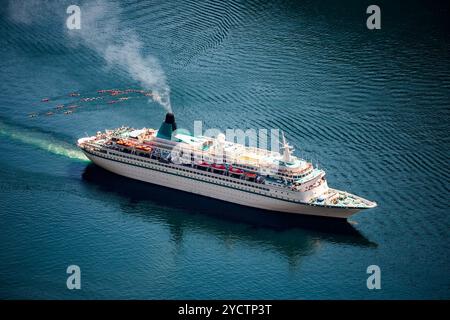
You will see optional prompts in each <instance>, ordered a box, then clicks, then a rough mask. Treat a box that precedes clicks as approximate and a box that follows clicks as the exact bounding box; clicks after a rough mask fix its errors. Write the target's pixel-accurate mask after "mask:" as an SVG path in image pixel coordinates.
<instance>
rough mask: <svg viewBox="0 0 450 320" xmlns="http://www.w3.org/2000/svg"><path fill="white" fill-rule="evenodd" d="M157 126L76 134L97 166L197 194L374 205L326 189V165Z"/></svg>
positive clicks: (264, 204) (306, 208)
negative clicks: (82, 136) (323, 167)
mask: <svg viewBox="0 0 450 320" xmlns="http://www.w3.org/2000/svg"><path fill="white" fill-rule="evenodd" d="M176 129H177V127H176V122H175V117H174V115H173V114H172V113H167V114H166V118H165V121H164V122H163V123H162V124H161V127H160V128H159V129H158V130H156V129H150V128H143V129H134V128H130V127H121V128H117V129H114V130H105V131H104V132H100V131H99V132H97V134H96V135H95V136H91V137H84V138H81V139H79V140H78V143H77V144H78V146H79V147H80V148H81V149H82V150H83V152H84V153H85V154H86V156H87V157H88V158H89V159H90V160H91V161H92V162H94V163H95V164H96V165H98V166H100V167H102V168H104V169H106V170H109V171H111V172H113V173H116V174H119V175H122V176H125V177H128V178H131V179H136V180H141V181H144V182H148V183H153V184H157V185H161V186H164V187H168V188H173V189H177V190H181V191H185V192H190V193H194V194H197V195H201V196H206V197H211V198H215V199H219V200H223V201H227V202H232V203H236V204H239V205H243V206H248V207H254V208H259V209H264V210H269V211H276V212H284V213H292V214H301V215H311V216H322V217H331V218H341V219H345V218H348V217H350V216H351V215H353V214H355V213H357V212H359V211H361V210H364V209H369V208H374V207H376V205H377V204H376V203H375V202H372V201H369V200H366V199H364V198H362V197H359V196H356V195H354V194H351V193H349V192H346V191H340V190H336V189H333V188H330V187H329V186H328V184H327V180H326V174H325V171H324V170H322V169H319V168H316V167H314V166H313V164H312V163H311V162H308V161H306V160H303V159H300V158H298V157H296V156H294V155H293V150H292V147H291V146H290V145H289V144H288V143H287V142H286V139H285V137H284V134H283V135H282V138H283V139H282V142H281V149H280V151H281V152H274V151H270V150H266V149H261V148H256V147H248V146H245V145H242V144H238V143H234V142H230V141H226V139H225V136H224V135H223V134H220V135H218V136H217V137H216V138H212V137H207V136H192V135H189V134H185V133H181V132H179V131H182V130H176Z"/></svg>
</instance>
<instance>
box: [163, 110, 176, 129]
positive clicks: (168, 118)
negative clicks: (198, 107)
mask: <svg viewBox="0 0 450 320" xmlns="http://www.w3.org/2000/svg"><path fill="white" fill-rule="evenodd" d="M165 123H167V124H170V125H172V131H175V130H177V123H176V122H175V115H174V114H173V113H172V112H168V113H167V114H166V121H165Z"/></svg>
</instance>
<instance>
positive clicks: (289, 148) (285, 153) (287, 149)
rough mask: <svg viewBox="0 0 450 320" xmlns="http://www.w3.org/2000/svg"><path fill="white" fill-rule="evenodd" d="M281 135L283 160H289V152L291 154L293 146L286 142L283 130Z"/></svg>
mask: <svg viewBox="0 0 450 320" xmlns="http://www.w3.org/2000/svg"><path fill="white" fill-rule="evenodd" d="M282 137H283V146H282V149H283V161H284V162H291V154H292V151H294V148H293V147H292V146H290V145H289V144H288V143H287V141H286V137H285V136H284V132H282Z"/></svg>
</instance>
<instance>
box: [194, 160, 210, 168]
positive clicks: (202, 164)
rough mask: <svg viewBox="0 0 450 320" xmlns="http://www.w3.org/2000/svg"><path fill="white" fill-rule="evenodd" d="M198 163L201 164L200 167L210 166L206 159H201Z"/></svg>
mask: <svg viewBox="0 0 450 320" xmlns="http://www.w3.org/2000/svg"><path fill="white" fill-rule="evenodd" d="M197 165H198V166H200V167H205V168H209V167H210V164H209V163H208V162H205V161H200V162H198V163H197Z"/></svg>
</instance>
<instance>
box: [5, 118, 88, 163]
mask: <svg viewBox="0 0 450 320" xmlns="http://www.w3.org/2000/svg"><path fill="white" fill-rule="evenodd" d="M0 135H3V136H6V137H8V138H10V139H14V140H16V141H20V142H22V143H25V144H27V145H31V146H34V147H37V148H39V149H42V150H45V151H48V152H50V153H53V154H56V155H60V156H64V157H67V158H70V159H74V160H81V161H89V160H88V159H87V158H86V156H85V155H84V153H83V152H81V151H80V150H78V149H77V148H76V147H75V146H74V145H72V144H70V143H67V142H65V141H62V140H60V139H57V138H55V137H54V136H52V135H51V134H49V133H45V132H41V131H36V130H32V129H28V128H24V127H20V126H17V125H12V124H8V123H6V122H4V121H2V120H1V119H0Z"/></svg>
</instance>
